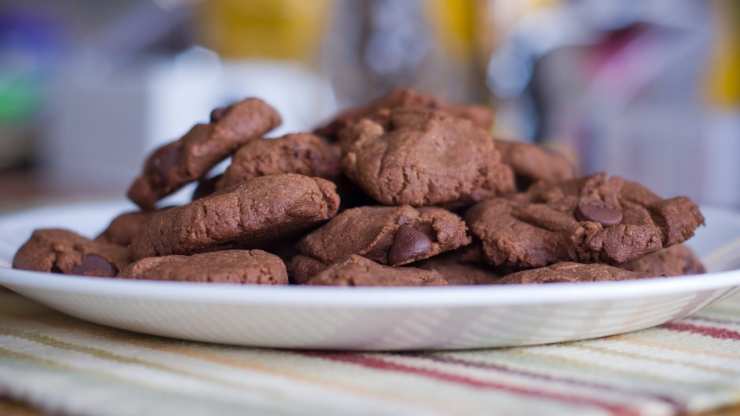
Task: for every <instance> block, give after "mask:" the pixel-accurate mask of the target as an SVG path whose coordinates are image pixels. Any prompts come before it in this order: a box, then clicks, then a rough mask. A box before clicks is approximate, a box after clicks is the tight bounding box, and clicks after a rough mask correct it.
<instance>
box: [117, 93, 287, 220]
mask: <svg viewBox="0 0 740 416" xmlns="http://www.w3.org/2000/svg"><path fill="white" fill-rule="evenodd" d="M280 122H281V119H280V115H279V114H278V113H277V111H275V109H274V108H272V107H271V106H270V105H269V104H267V103H265V102H264V101H262V100H260V99H257V98H247V99H245V100H242V101H239V102H237V103H235V104H232V105H231V106H228V107H225V108H221V109H217V110H214V112H213V113H212V114H211V123H209V124H196V125H195V126H194V127H193V128H192V129H190V131H188V132H187V133H186V134H185V135H184V136H183V137H181V138H180V139H179V140H176V141H174V142H171V143H168V144H166V145H164V146H161V147H159V148H158V149H156V150H155V151H154V152H153V153H152V154H151V155H150V156H149V157H148V158H147V159H146V161H145V162H144V168H143V170H142V172H141V174H140V175H139V176H138V177H137V178H136V179H135V180H134V182H133V183H132V184H131V186H130V187H129V190H128V194H127V195H128V197H129V199H131V200H132V201H133V202H135V203H136V204H137V205H139V206H140V207H141V208H142V209H145V210H150V209H152V208H153V207H154V205H155V203H156V202H157V201H158V200H160V199H162V198H164V197H165V196H167V195H169V194H171V193H173V192H175V191H177V190H178V189H180V188H181V187H182V186H184V185H186V184H188V183H190V182H193V181H195V180H197V179H199V178H202V177H204V176H205V175H206V174H207V173H208V171H209V170H210V169H211V168H212V167H213V166H215V165H216V164H217V163H219V162H220V161H222V160H224V159H225V158H227V157H228V156H229V155H230V154H231V153H233V152H234V151H235V150H236V149H237V148H238V147H239V146H241V145H243V144H245V143H247V142H248V141H250V140H254V139H256V138H259V137H261V136H262V135H263V134H265V133H267V132H268V131H270V130H272V129H273V128H275V127H277V126H278V125H280Z"/></svg>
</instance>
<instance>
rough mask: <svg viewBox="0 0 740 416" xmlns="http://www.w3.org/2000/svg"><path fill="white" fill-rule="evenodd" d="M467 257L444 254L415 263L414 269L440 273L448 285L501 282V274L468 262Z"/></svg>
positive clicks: (460, 253) (460, 252) (457, 253)
mask: <svg viewBox="0 0 740 416" xmlns="http://www.w3.org/2000/svg"><path fill="white" fill-rule="evenodd" d="M465 255H466V253H465V252H464V251H457V252H453V253H449V254H444V255H441V256H436V257H432V258H430V259H427V260H423V261H420V262H418V263H415V264H414V267H419V268H421V269H424V270H434V271H436V272H438V273H439V274H441V275H442V277H444V278H445V280H447V284H448V285H492V284H497V283H498V282H499V279H500V278H501V275H500V274H498V273H496V272H494V271H493V270H491V269H490V268H488V267H485V266H483V265H477V264H473V263H470V262H468V261H466V260H465Z"/></svg>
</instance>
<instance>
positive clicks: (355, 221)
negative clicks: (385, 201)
mask: <svg viewBox="0 0 740 416" xmlns="http://www.w3.org/2000/svg"><path fill="white" fill-rule="evenodd" d="M468 243H470V237H468V235H467V227H466V226H465V222H463V220H462V219H461V218H460V217H458V216H457V215H455V214H453V213H451V212H449V211H447V210H444V209H442V208H418V209H417V208H413V207H410V206H408V205H406V206H400V207H359V208H352V209H348V210H345V211H342V212H341V213H340V214H339V215H337V216H336V217H334V218H333V219H332V220H331V221H329V222H328V223H326V224H324V225H323V226H322V227H321V228H319V229H318V230H316V231H314V232H312V233H311V234H309V235H307V236H306V237H304V238H303V239H302V240H301V241H300V242H299V243H298V251H299V252H300V253H301V254H303V255H305V256H309V257H313V258H314V259H317V260H318V261H320V262H322V263H324V264H332V263H336V262H338V261H340V260H343V259H346V258H347V257H349V256H350V255H352V254H357V255H360V256H363V257H366V258H368V259H370V260H373V261H375V262H378V263H381V264H387V265H392V266H400V265H403V264H408V263H412V262H414V261H417V260H421V259H425V258H429V257H432V256H435V255H437V254H439V253H443V252H445V251H450V250H454V249H456V248H458V247H461V246H464V245H466V244H468Z"/></svg>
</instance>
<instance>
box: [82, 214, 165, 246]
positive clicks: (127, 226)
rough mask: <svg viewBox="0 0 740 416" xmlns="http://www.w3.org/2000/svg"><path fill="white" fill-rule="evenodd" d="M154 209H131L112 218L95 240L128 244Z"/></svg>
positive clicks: (121, 244) (120, 244) (122, 244)
mask: <svg viewBox="0 0 740 416" xmlns="http://www.w3.org/2000/svg"><path fill="white" fill-rule="evenodd" d="M154 212H155V211H131V212H124V213H123V214H121V215H119V216H117V217H115V218H113V220H112V221H111V223H110V225H108V227H107V228H106V229H105V230H103V232H102V233H100V235H98V236H97V237H96V238H95V241H102V242H106V243H112V244H118V245H119V246H128V245H129V244H131V241H133V239H134V237H135V236H136V235H137V234H139V233H140V232H141V230H142V228H143V227H144V226H145V224H146V222H147V221H149V218H151V217H152V215H153V214H154Z"/></svg>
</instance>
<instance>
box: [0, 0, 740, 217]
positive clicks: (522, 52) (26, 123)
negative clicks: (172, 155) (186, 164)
mask: <svg viewBox="0 0 740 416" xmlns="http://www.w3.org/2000/svg"><path fill="white" fill-rule="evenodd" d="M394 86H413V87H416V88H418V89H421V90H423V91H426V92H430V93H434V94H438V95H440V96H443V97H446V98H448V99H450V100H454V101H470V102H480V103H485V104H487V105H490V106H491V107H492V108H493V109H494V110H495V113H496V123H495V126H494V134H496V135H498V136H500V137H506V138H514V139H518V140H524V141H531V142H539V143H546V144H547V145H548V146H554V147H558V148H561V149H563V150H564V151H566V152H568V153H569V154H570V155H571V156H572V157H573V158H574V160H577V163H578V164H579V165H580V167H581V169H582V171H583V172H591V171H596V170H607V171H609V172H611V173H613V174H620V175H623V176H625V177H627V178H630V179H634V180H639V181H643V182H644V183H646V184H647V185H648V186H650V187H652V188H654V189H655V190H656V191H658V192H659V193H661V194H664V195H666V196H669V195H677V194H685V195H689V196H691V197H693V198H695V199H697V200H698V201H700V202H702V203H707V204H713V205H724V206H733V207H740V163H739V162H740V112H739V111H738V109H739V108H740V2H737V1H734V0H715V1H705V0H629V1H628V0H560V1H557V0H447V1H445V0H405V1H397V0H313V1H305V0H208V1H205V0H203V1H197V0H106V1H99V0H55V1H48V0H45V1H44V0H24V1H22V2H19V1H17V0H15V1H14V0H0V208H1V207H8V206H21V205H23V204H27V203H31V202H35V203H38V202H40V201H41V202H43V201H48V200H50V199H64V200H70V199H81V198H90V197H96V198H98V197H100V198H102V197H120V196H121V195H122V194H123V192H124V191H125V188H126V187H127V185H128V183H129V181H130V180H131V178H132V177H133V176H134V175H135V174H136V173H137V172H138V170H139V168H140V166H141V162H142V159H143V157H144V156H145V155H146V153H147V152H148V151H150V150H151V149H152V148H154V147H155V146H157V145H159V144H161V143H163V142H165V141H168V140H171V139H173V138H175V137H177V136H179V135H181V134H182V133H184V132H185V131H186V130H187V129H188V128H189V127H190V126H191V125H192V124H193V123H195V122H197V121H202V120H205V119H206V118H207V116H208V113H209V111H210V109H211V108H213V107H215V106H217V105H221V104H224V103H227V102H229V101H231V100H234V99H236V98H240V97H243V96H247V95H257V96H261V97H263V98H265V99H266V100H268V101H269V102H270V103H273V104H274V105H275V106H276V107H277V108H278V109H279V110H280V111H281V112H282V114H283V116H284V121H285V123H284V125H283V127H282V128H281V131H279V132H277V133H280V132H285V131H297V130H304V129H309V128H312V127H314V126H315V125H316V124H318V123H319V122H320V121H322V120H325V119H326V118H327V117H329V116H330V115H331V114H332V113H333V112H334V111H336V110H337V109H338V108H341V107H343V106H347V105H355V104H360V103H363V102H365V101H367V100H369V99H372V98H374V97H377V96H379V95H382V94H383V93H385V92H387V91H388V90H389V89H391V88H393V87H394Z"/></svg>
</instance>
